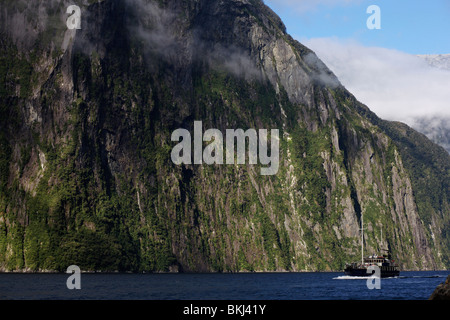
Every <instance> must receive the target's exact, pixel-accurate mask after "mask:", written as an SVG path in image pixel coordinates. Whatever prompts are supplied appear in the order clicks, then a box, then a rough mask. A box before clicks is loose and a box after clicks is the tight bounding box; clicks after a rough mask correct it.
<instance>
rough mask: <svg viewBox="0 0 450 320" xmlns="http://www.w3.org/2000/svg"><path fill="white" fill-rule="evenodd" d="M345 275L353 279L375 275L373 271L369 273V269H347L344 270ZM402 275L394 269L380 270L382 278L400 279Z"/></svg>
mask: <svg viewBox="0 0 450 320" xmlns="http://www.w3.org/2000/svg"><path fill="white" fill-rule="evenodd" d="M344 272H345V274H346V275H348V276H352V277H370V276H371V275H373V273H372V271H370V272H367V268H351V267H349V268H346V269H345V270H344ZM399 275H400V271H399V270H395V269H394V270H392V268H389V269H387V268H383V267H381V268H380V277H381V278H391V277H398V276H399Z"/></svg>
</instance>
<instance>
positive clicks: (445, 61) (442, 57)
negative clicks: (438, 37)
mask: <svg viewBox="0 0 450 320" xmlns="http://www.w3.org/2000/svg"><path fill="white" fill-rule="evenodd" d="M418 57H420V58H422V59H424V60H426V61H427V62H428V63H429V64H430V66H433V67H436V68H439V69H444V70H449V71H450V54H423V55H418Z"/></svg>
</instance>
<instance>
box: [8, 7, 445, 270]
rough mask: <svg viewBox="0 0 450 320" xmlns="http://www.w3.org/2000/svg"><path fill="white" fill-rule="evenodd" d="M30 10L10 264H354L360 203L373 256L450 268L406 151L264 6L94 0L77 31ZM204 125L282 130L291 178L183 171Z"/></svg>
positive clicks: (16, 42) (18, 88)
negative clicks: (176, 136)
mask: <svg viewBox="0 0 450 320" xmlns="http://www.w3.org/2000/svg"><path fill="white" fill-rule="evenodd" d="M24 3H25V2H23V1H19V2H18V4H16V5H12V4H10V3H7V2H2V11H1V12H2V13H1V14H2V18H3V17H15V18H14V19H11V20H8V19H2V21H5V22H4V23H3V25H2V34H4V35H5V38H4V39H5V40H3V42H2V46H1V50H2V57H3V59H5V62H9V65H14V66H18V67H17V68H16V67H14V68H13V67H8V68H5V69H3V70H2V79H5V81H4V83H3V86H2V88H1V90H2V92H1V107H2V108H1V112H2V119H1V125H2V127H1V136H0V142H1V145H0V146H1V148H2V149H1V150H2V159H1V162H0V169H1V179H2V180H1V185H0V186H1V191H2V193H1V198H0V205H1V206H0V268H1V269H3V270H16V269H22V270H48V269H57V270H64V269H65V268H66V267H67V266H69V265H71V264H77V265H79V266H80V267H82V268H83V269H90V270H98V269H103V270H133V271H138V270H147V271H160V270H185V271H242V270H261V271H262V270H269V271H272V270H294V271H297V270H339V269H341V268H342V267H343V265H344V263H345V262H346V261H347V262H350V261H351V260H352V259H355V258H357V257H358V256H359V255H360V252H359V248H360V219H361V214H364V223H365V226H364V228H365V230H366V231H365V240H364V241H365V247H366V248H367V251H368V253H372V251H379V250H380V249H383V248H386V249H387V248H389V249H391V250H392V251H393V254H394V256H395V257H397V259H398V260H399V262H400V263H401V264H402V267H403V268H437V267H442V266H443V261H448V260H445V259H444V260H443V257H442V256H444V257H445V256H446V255H448V248H447V247H446V246H445V245H442V244H440V243H438V242H439V241H440V240H439V241H438V240H436V238H438V239H442V236H441V233H442V232H436V231H437V229H436V228H435V229H430V228H428V227H427V226H425V225H424V223H423V218H422V217H421V216H420V214H419V211H418V208H417V203H416V198H415V194H414V190H413V186H412V183H411V178H410V172H409V171H408V170H407V169H405V167H404V165H403V160H402V159H403V155H401V154H400V153H399V151H398V147H397V145H396V144H395V143H394V142H393V141H392V140H391V138H390V137H389V136H388V135H386V130H384V129H382V128H381V127H380V126H379V125H378V124H377V123H376V121H374V120H373V119H372V118H371V117H368V116H366V115H364V113H363V112H360V108H362V106H361V105H360V104H359V103H358V102H357V101H356V100H355V99H354V97H353V96H351V94H349V93H348V92H347V91H346V90H345V88H343V87H342V86H341V85H340V83H339V81H338V80H337V79H336V77H335V76H334V75H333V74H332V73H331V72H330V71H329V70H328V69H327V68H326V66H325V65H323V63H322V62H321V61H320V60H319V59H318V58H317V57H316V56H315V54H314V53H313V52H312V51H311V50H309V49H308V48H306V47H304V46H303V45H301V44H300V43H298V42H296V41H294V40H293V39H292V38H291V37H290V36H289V35H287V34H286V32H285V27H284V25H283V23H282V22H281V21H280V19H279V18H278V17H277V16H276V15H275V14H274V13H273V12H272V11H271V10H270V9H269V8H268V7H266V6H264V4H263V3H262V2H261V1H250V0H248V1H247V0H228V1H207V0H198V1H194V0H193V1H163V2H157V1H138V0H127V1H119V0H105V1H102V2H96V3H93V4H89V3H88V2H86V4H85V6H83V7H82V8H83V10H82V24H81V25H82V29H81V30H77V31H72V30H66V28H65V20H64V17H67V16H68V15H65V8H66V7H65V5H66V4H65V3H63V4H61V3H59V2H46V3H45V4H44V3H39V4H34V6H35V7H33V8H31V7H30V6H31V5H28V4H27V5H25V4H24ZM19 4H21V5H22V7H21V6H20V5H19ZM49 8H51V10H49ZM33 10H38V11H39V12H41V11H42V12H46V14H45V15H44V17H45V19H47V21H53V22H54V25H51V27H50V26H49V25H48V24H47V25H46V24H43V23H42V21H41V22H40V23H38V22H36V21H35V20H33V18H32V17H30V16H29V15H28V12H29V11H33ZM14 21H22V22H23V23H25V24H26V25H27V26H28V27H27V28H28V29H33V30H34V34H33V36H32V37H31V36H28V35H26V36H24V35H18V34H15V31H14V25H15V23H16V22H14ZM30 37H31V38H30ZM2 38H3V37H2ZM33 41H34V43H35V46H30V45H29V44H30V43H33ZM6 60H8V61H6ZM195 120H201V121H202V124H203V131H205V130H206V129H209V128H217V129H219V130H221V132H223V133H225V132H226V129H238V128H242V129H244V130H247V129H249V128H255V129H257V130H258V129H269V130H270V129H279V130H280V167H279V170H278V172H277V173H276V175H272V176H271V175H269V176H263V175H261V174H260V167H261V166H263V165H260V164H258V165H250V164H248V162H247V164H244V165H229V164H224V165H206V164H203V165H175V164H174V163H173V162H172V161H171V150H172V148H173V147H174V146H175V144H176V143H174V142H172V141H171V134H172V132H174V130H176V129H179V128H186V129H188V130H189V131H190V132H191V134H192V133H193V129H194V121H195ZM441 214H442V215H445V214H447V215H448V212H447V213H445V212H443V213H442V212H441ZM433 219H437V220H435V221H437V224H438V225H439V223H440V221H441V218H439V217H438V215H436V217H434V216H433ZM433 231H434V232H435V233H433ZM447 259H448V258H447Z"/></svg>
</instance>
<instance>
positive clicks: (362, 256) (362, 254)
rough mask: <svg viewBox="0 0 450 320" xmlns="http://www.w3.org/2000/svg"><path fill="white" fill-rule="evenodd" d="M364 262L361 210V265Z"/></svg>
mask: <svg viewBox="0 0 450 320" xmlns="http://www.w3.org/2000/svg"><path fill="white" fill-rule="evenodd" d="M363 264H364V225H363V214H362V212H361V265H363Z"/></svg>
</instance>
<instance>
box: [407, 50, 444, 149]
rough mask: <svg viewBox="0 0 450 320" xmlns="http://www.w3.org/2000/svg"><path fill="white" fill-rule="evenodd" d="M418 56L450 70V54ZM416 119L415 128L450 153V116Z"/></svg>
mask: <svg viewBox="0 0 450 320" xmlns="http://www.w3.org/2000/svg"><path fill="white" fill-rule="evenodd" d="M418 57H420V58H422V59H424V60H425V61H427V62H428V64H429V65H430V66H432V67H435V68H439V69H442V70H448V71H450V54H425V55H418ZM449 85H450V84H449ZM449 108H450V101H449ZM414 121H415V122H414V123H411V126H412V127H413V128H414V129H416V130H417V131H419V132H422V133H423V134H425V135H426V136H427V137H428V138H429V139H431V140H432V141H434V142H435V143H437V144H439V145H440V146H442V147H444V149H445V150H447V152H448V153H450V117H448V116H441V115H430V116H429V117H422V118H416V119H414Z"/></svg>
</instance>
